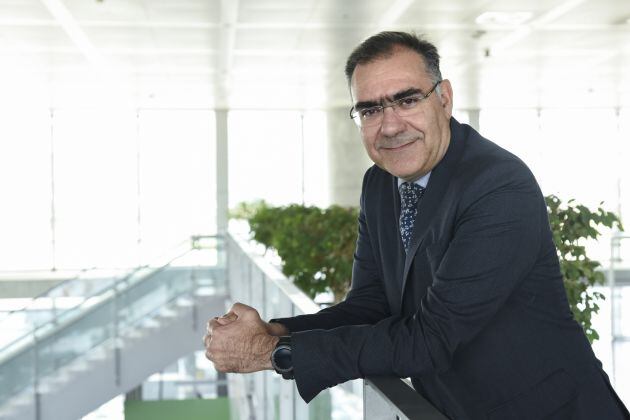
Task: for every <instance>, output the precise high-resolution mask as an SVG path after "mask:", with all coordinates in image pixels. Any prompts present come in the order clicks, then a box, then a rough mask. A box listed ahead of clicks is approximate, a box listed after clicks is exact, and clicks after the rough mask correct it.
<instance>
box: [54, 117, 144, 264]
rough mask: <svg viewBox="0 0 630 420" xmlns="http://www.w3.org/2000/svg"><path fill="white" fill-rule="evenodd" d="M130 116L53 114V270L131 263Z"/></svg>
mask: <svg viewBox="0 0 630 420" xmlns="http://www.w3.org/2000/svg"><path fill="white" fill-rule="evenodd" d="M135 133H136V118H135V115H134V113H133V112H114V111H109V110H107V111H106V110H89V111H87V110H59V111H55V113H54V118H53V145H54V146H53V147H54V149H53V151H54V184H55V193H54V194H55V197H54V199H55V244H56V259H57V266H58V267H64V268H68V267H77V268H82V267H94V266H97V267H124V266H133V265H135V264H137V261H138V258H137V239H138V228H137V208H138V200H137V185H138V179H137V170H136V160H137V159H136V156H137V143H136V135H135Z"/></svg>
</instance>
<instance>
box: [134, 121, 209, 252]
mask: <svg viewBox="0 0 630 420" xmlns="http://www.w3.org/2000/svg"><path fill="white" fill-rule="evenodd" d="M139 124H140V127H139V132H140V162H139V165H140V166H139V168H140V169H139V172H140V237H141V253H142V257H141V258H142V260H143V261H146V260H147V259H151V258H152V257H153V256H155V255H157V254H161V253H163V252H164V251H166V250H167V249H168V247H172V246H175V245H177V244H178V243H181V242H182V241H185V240H188V239H189V238H190V236H191V235H196V234H214V233H216V201H215V196H216V181H215V177H216V172H215V168H216V164H215V160H216V153H215V119H214V112H212V111H207V110H197V111H195V110H143V111H141V112H140V115H139Z"/></svg>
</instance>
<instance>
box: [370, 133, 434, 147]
mask: <svg viewBox="0 0 630 420" xmlns="http://www.w3.org/2000/svg"><path fill="white" fill-rule="evenodd" d="M423 138H424V136H423V135H422V134H420V133H414V134H413V135H400V136H395V137H383V138H380V139H379V140H378V141H377V142H376V147H377V148H378V149H395V148H397V147H400V146H404V145H406V144H409V143H411V142H414V141H416V140H422V139H423Z"/></svg>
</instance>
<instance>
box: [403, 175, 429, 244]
mask: <svg viewBox="0 0 630 420" xmlns="http://www.w3.org/2000/svg"><path fill="white" fill-rule="evenodd" d="M399 189H400V236H401V238H402V241H403V245H404V246H405V252H407V249H408V248H409V243H410V242H411V234H412V233H413V224H414V221H415V220H416V214H417V213H418V200H420V197H422V194H423V193H424V188H423V187H421V186H420V185H418V184H416V183H414V182H412V183H409V182H403V183H402V184H400V187H399Z"/></svg>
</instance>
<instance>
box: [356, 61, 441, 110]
mask: <svg viewBox="0 0 630 420" xmlns="http://www.w3.org/2000/svg"><path fill="white" fill-rule="evenodd" d="M425 80H426V81H430V80H431V77H430V76H429V74H428V72H427V71H426V66H425V64H424V59H423V58H422V56H421V55H420V54H418V53H416V52H415V51H412V50H409V49H398V50H397V51H394V52H392V53H391V54H388V55H386V56H383V57H381V58H377V59H374V60H372V61H369V62H366V63H361V64H358V65H357V66H356V68H355V71H354V72H353V74H352V78H351V80H350V94H351V96H352V98H353V99H354V100H355V101H363V100H377V99H383V98H387V97H391V96H394V95H395V94H396V93H398V92H400V91H403V90H406V89H409V88H412V87H415V88H420V87H422V86H423V85H424V83H423V81H425Z"/></svg>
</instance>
